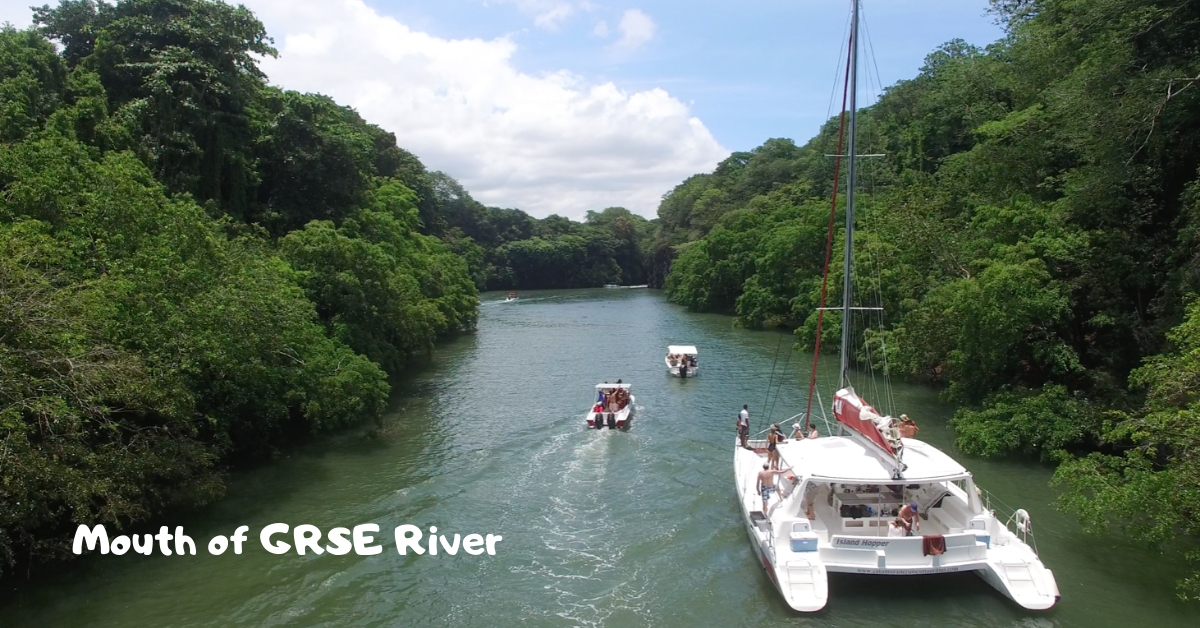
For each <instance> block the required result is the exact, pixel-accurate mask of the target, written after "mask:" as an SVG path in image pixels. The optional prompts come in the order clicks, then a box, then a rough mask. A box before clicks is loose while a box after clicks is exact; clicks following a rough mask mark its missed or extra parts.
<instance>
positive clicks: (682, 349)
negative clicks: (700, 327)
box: [667, 345, 698, 355]
mask: <svg viewBox="0 0 1200 628" xmlns="http://www.w3.org/2000/svg"><path fill="white" fill-rule="evenodd" d="M667 353H682V354H684V355H698V354H697V353H696V347H693V346H692V345H670V346H669V347H667Z"/></svg>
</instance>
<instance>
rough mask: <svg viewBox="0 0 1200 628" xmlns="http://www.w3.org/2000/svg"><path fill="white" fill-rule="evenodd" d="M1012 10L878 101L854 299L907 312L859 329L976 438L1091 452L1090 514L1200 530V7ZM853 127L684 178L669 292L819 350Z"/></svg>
mask: <svg viewBox="0 0 1200 628" xmlns="http://www.w3.org/2000/svg"><path fill="white" fill-rule="evenodd" d="M993 8H994V11H995V15H996V17H997V18H998V19H999V20H1001V21H1002V23H1003V24H1005V26H1006V27H1007V31H1008V35H1007V37H1006V38H1005V39H1003V40H1001V41H999V42H997V43H995V44H993V45H992V46H990V47H988V48H987V49H986V50H980V49H977V48H974V47H971V46H968V45H966V44H964V43H962V42H951V43H949V44H947V45H945V46H943V47H942V48H940V49H939V50H937V51H935V52H934V53H933V54H931V55H930V56H929V57H928V58H927V61H926V64H925V67H924V68H922V70H921V73H920V75H919V76H917V77H916V78H914V79H912V80H908V81H902V82H900V83H898V84H896V85H894V86H892V87H891V88H889V89H888V90H886V92H885V94H884V95H883V96H882V98H881V99H880V100H879V102H878V103H876V104H875V105H873V106H871V107H869V108H867V109H864V110H863V111H861V112H860V116H859V122H860V127H859V129H860V135H859V137H860V140H861V142H860V145H859V149H860V152H862V153H883V154H885V155H886V157H884V158H882V159H874V160H868V159H863V160H862V161H861V162H860V166H861V167H860V173H861V178H860V182H861V183H862V184H863V188H862V190H861V194H860V196H859V199H858V200H859V203H858V204H857V207H858V209H859V211H860V213H859V215H858V218H859V220H858V228H857V229H856V233H855V247H856V253H858V255H857V256H856V265H855V267H854V269H853V272H854V274H855V285H856V286H857V290H858V293H857V294H858V295H859V298H858V299H856V301H861V302H862V304H867V305H882V306H883V308H884V312H885V314H884V315H883V317H882V320H876V321H874V322H873V323H872V324H871V325H867V324H864V323H862V322H861V321H857V320H856V321H855V322H854V330H853V331H854V333H855V335H856V337H857V342H856V343H855V345H856V346H860V347H868V348H870V349H871V354H870V355H871V357H872V360H873V361H875V362H876V363H878V360H879V358H880V357H884V356H885V357H886V358H887V366H888V368H889V369H890V370H891V372H892V373H893V374H900V375H904V376H908V377H913V378H916V379H920V380H925V381H930V382H934V383H938V384H941V385H944V386H945V387H946V394H947V396H948V397H949V398H951V399H954V400H957V401H959V402H961V403H963V404H964V409H962V410H961V411H960V412H959V413H958V414H957V415H956V417H955V418H954V426H955V428H956V431H957V437H958V442H959V445H960V446H962V447H963V448H964V449H966V450H967V451H969V452H972V453H977V454H983V455H1007V454H1013V453H1016V454H1024V455H1030V456H1035V457H1042V458H1046V459H1056V460H1067V461H1069V462H1068V463H1067V464H1066V465H1064V466H1063V467H1062V471H1061V472H1060V476H1061V478H1062V481H1063V482H1064V485H1065V486H1067V487H1069V489H1070V490H1069V491H1068V493H1067V497H1065V498H1064V505H1065V506H1066V507H1068V508H1070V509H1071V510H1074V511H1076V512H1078V513H1079V514H1081V515H1082V516H1083V517H1084V519H1085V520H1086V521H1089V522H1090V524H1091V527H1093V528H1095V527H1099V526H1100V524H1101V523H1103V522H1104V521H1107V519H1106V518H1105V516H1104V515H1105V514H1110V515H1113V517H1114V519H1115V520H1117V521H1121V522H1123V523H1127V524H1129V525H1130V526H1131V529H1134V530H1142V531H1144V533H1143V534H1142V536H1143V538H1147V539H1151V540H1154V541H1158V542H1163V541H1165V540H1166V539H1168V538H1171V536H1172V535H1174V534H1192V535H1194V534H1196V533H1197V531H1198V528H1197V526H1198V525H1200V509H1197V505H1196V503H1195V500H1194V499H1191V497H1192V496H1195V495H1196V486H1197V484H1196V480H1197V476H1196V470H1195V468H1194V467H1195V461H1194V460H1193V459H1192V458H1194V455H1193V454H1192V453H1191V452H1192V451H1193V450H1195V449H1196V448H1197V447H1198V446H1200V440H1198V436H1197V433H1196V429H1195V427H1196V425H1197V423H1196V418H1195V416H1194V412H1193V409H1192V406H1191V403H1192V400H1191V399H1190V397H1189V394H1190V393H1188V392H1186V391H1187V390H1188V386H1190V385H1191V383H1194V382H1191V381H1190V380H1188V379H1187V377H1190V376H1188V375H1184V374H1185V373H1187V372H1189V371H1188V369H1192V371H1194V370H1195V369H1194V368H1193V367H1195V364H1192V363H1191V362H1188V357H1187V356H1189V355H1190V353H1189V351H1194V347H1195V346H1196V343H1197V342H1200V341H1198V340H1196V339H1195V338H1194V337H1193V334H1192V333H1191V332H1192V331H1194V330H1193V329H1192V328H1193V327H1194V326H1195V325H1196V324H1197V323H1196V322H1195V321H1196V320H1200V314H1197V313H1196V310H1195V306H1194V305H1193V306H1191V309H1190V310H1188V311H1189V312H1190V314H1189V316H1188V318H1187V322H1185V323H1184V325H1183V326H1182V327H1178V328H1177V329H1176V330H1175V331H1171V332H1170V333H1168V332H1169V330H1171V329H1172V328H1173V327H1175V326H1176V325H1179V324H1180V322H1181V321H1183V320H1184V316H1185V308H1187V307H1188V306H1187V304H1188V303H1193V302H1194V300H1195V295H1196V293H1197V290H1200V264H1198V261H1200V256H1198V255H1197V253H1196V251H1197V250H1198V249H1197V244H1200V242H1198V241H1197V239H1196V234H1197V233H1198V232H1200V226H1198V224H1200V223H1197V220H1200V172H1198V169H1200V85H1197V83H1200V5H1197V4H1196V3H1186V2H1184V3H1181V2H1170V1H1166V0H1004V1H995V2H993ZM837 133H838V121H837V120H836V119H835V120H833V121H831V122H830V123H829V124H827V125H826V126H825V127H824V128H823V129H822V131H821V133H820V134H819V135H818V136H817V137H816V138H814V139H813V140H811V141H810V142H809V143H807V144H806V145H804V146H802V147H796V146H794V145H792V144H791V143H790V142H788V141H786V140H771V141H768V142H767V143H766V144H764V145H763V146H762V147H760V148H759V149H756V150H755V151H753V152H751V153H746V154H735V155H734V156H732V157H730V158H729V159H728V160H726V161H725V162H723V163H722V164H721V165H720V167H718V168H717V170H716V171H715V172H714V173H712V174H705V175H697V176H695V177H692V178H690V179H688V180H687V181H685V182H684V183H683V184H681V185H680V186H679V187H677V188H676V189H675V190H674V192H672V193H671V194H670V195H669V196H668V197H667V198H666V199H665V200H664V201H663V204H662V206H661V207H660V212H659V218H660V224H659V229H658V231H657V232H656V235H655V243H654V249H653V250H652V252H651V255H652V258H653V259H654V260H656V261H659V260H662V259H671V258H674V263H673V265H672V266H671V270H670V274H669V275H668V276H667V277H666V278H665V286H666V289H667V291H668V294H669V295H670V297H671V298H672V299H674V300H675V301H677V302H679V303H682V304H685V305H687V306H689V307H691V308H693V309H698V310H711V311H726V312H730V313H733V314H736V315H737V316H738V318H739V320H740V322H741V323H742V324H744V325H747V326H754V327H757V326H766V325H785V326H788V327H793V328H796V329H797V336H798V337H799V338H800V340H801V343H802V344H804V345H808V346H812V343H813V340H814V337H813V335H814V332H815V325H814V321H815V316H816V314H815V312H814V307H815V305H816V303H817V300H818V299H819V295H820V275H821V269H822V267H823V265H824V257H825V233H826V227H827V225H828V222H827V221H828V215H829V202H830V201H829V198H830V193H831V190H832V186H833V183H834V182H833V160H831V159H828V158H826V157H825V155H827V154H831V153H834V152H836V146H837V144H836V143H837ZM843 171H844V169H843ZM839 205H841V200H840V199H839ZM842 220H843V216H842V208H841V207H839V208H838V216H837V221H838V224H839V225H840V224H841V222H842ZM843 237H844V236H843V235H842V234H841V233H840V232H839V233H838V234H836V236H835V249H834V251H833V256H834V260H835V263H834V266H835V268H834V269H833V272H832V274H831V280H830V293H829V299H830V301H831V302H834V303H836V302H839V301H840V299H841V294H840V293H841V278H840V276H839V275H840V264H838V263H837V260H840V256H841V239H842V238H843ZM840 324H841V321H840V320H838V317H837V316H829V317H827V326H826V327H825V329H826V330H827V331H828V333H829V336H828V338H829V339H832V338H833V337H836V336H837V335H838V334H840ZM1168 340H1169V341H1170V344H1172V345H1173V346H1174V347H1175V351H1177V353H1167V354H1164V355H1163V357H1156V358H1149V357H1148V356H1154V355H1156V354H1160V353H1162V352H1163V351H1164V350H1166V349H1168V343H1167V341H1168ZM823 346H824V347H826V348H829V347H836V343H826V344H824V345H823ZM834 350H836V349H834ZM856 357H857V358H859V359H865V358H866V357H867V353H866V352H865V350H864V352H863V353H861V354H859V355H857V356H856ZM1131 373H1132V377H1131ZM1129 385H1132V386H1133V388H1129ZM1147 391H1148V400H1147V401H1146V402H1145V405H1144V406H1143V403H1142V401H1141V396H1142V394H1143V393H1146V392H1147ZM1168 392H1169V394H1168ZM1139 408H1140V409H1139ZM1089 452H1102V453H1091V454H1089ZM1077 456H1082V457H1077ZM1130 506H1132V507H1130ZM1113 513H1119V514H1113ZM1150 513H1154V514H1150ZM1198 584H1200V582H1198V581H1197V580H1193V581H1189V583H1187V584H1186V586H1185V589H1184V593H1185V594H1187V595H1197V594H1200V587H1198V586H1197V585H1198Z"/></svg>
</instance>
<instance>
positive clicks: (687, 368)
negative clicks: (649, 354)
mask: <svg viewBox="0 0 1200 628" xmlns="http://www.w3.org/2000/svg"><path fill="white" fill-rule="evenodd" d="M697 355H698V354H697V353H696V347H693V346H692V345H668V346H667V357H665V358H663V361H665V362H666V363H667V372H668V373H670V374H671V375H674V376H675V377H695V376H697V375H699V374H700V365H699V364H698V363H697V362H696V356H697Z"/></svg>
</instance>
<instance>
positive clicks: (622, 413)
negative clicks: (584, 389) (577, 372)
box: [586, 381, 634, 429]
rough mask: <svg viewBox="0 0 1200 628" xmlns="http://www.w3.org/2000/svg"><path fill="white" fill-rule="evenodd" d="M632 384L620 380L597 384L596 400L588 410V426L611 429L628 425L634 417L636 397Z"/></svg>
mask: <svg viewBox="0 0 1200 628" xmlns="http://www.w3.org/2000/svg"><path fill="white" fill-rule="evenodd" d="M632 388H633V385H632V384H627V383H622V382H620V381H618V382H617V383H615V384H610V383H608V382H603V383H600V384H596V402H595V404H594V405H592V408H591V409H590V410H588V413H587V416H586V420H587V424H588V427H594V428H596V429H600V428H602V427H605V426H607V427H608V428H609V429H619V428H623V427H627V426H628V425H629V420H630V419H632V418H633V409H634V405H633V403H634V398H633V395H632V394H631V393H630V390H631V389H632Z"/></svg>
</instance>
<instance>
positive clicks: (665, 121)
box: [243, 0, 729, 218]
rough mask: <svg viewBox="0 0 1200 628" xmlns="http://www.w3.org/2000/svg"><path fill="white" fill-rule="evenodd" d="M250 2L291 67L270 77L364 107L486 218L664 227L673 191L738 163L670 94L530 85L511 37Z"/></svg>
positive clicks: (342, 0)
mask: <svg viewBox="0 0 1200 628" xmlns="http://www.w3.org/2000/svg"><path fill="white" fill-rule="evenodd" d="M243 1H244V3H245V4H246V5H247V6H248V7H249V8H250V9H251V10H253V11H254V12H255V13H256V14H257V15H258V16H259V18H260V19H262V20H263V22H264V23H265V24H266V26H267V30H268V32H270V33H271V34H272V36H274V37H275V40H276V44H277V47H278V48H279V51H280V56H279V58H278V59H266V60H265V61H264V62H263V64H262V67H263V70H264V71H265V72H266V73H267V74H268V76H269V77H270V79H271V81H272V82H273V83H275V84H277V85H280V86H282V87H285V88H287V89H295V90H300V91H311V92H321V93H324V94H328V95H330V96H332V97H333V98H334V99H336V100H337V101H338V102H340V103H343V104H348V105H350V106H352V107H354V108H355V109H357V110H358V111H359V112H360V113H361V114H362V115H363V117H364V118H366V119H367V120H368V121H371V122H373V123H375V124H378V125H380V126H382V127H384V128H386V129H388V130H389V131H392V132H394V133H395V134H396V137H397V140H398V142H399V144H400V145H401V146H402V147H404V148H405V149H407V150H410V151H412V152H413V153H415V154H416V155H417V156H418V157H420V158H421V160H422V161H423V162H424V163H425V164H426V166H428V167H429V168H430V169H433V170H443V171H445V172H447V173H449V174H450V175H452V176H454V177H455V178H457V179H459V180H460V181H461V182H462V183H463V185H464V186H465V187H466V188H467V189H468V190H470V191H471V193H472V195H473V196H475V197H476V198H477V199H479V200H480V201H481V202H483V203H486V204H488V205H498V206H504V207H518V208H521V209H524V210H526V211H528V212H530V213H531V214H534V215H536V216H546V215H549V214H551V213H558V214H561V215H564V216H569V217H572V218H581V217H582V216H583V215H584V213H585V212H586V211H587V210H589V209H602V208H604V207H608V206H612V205H620V206H624V207H628V208H629V209H631V210H633V211H636V212H638V213H641V214H644V215H647V216H653V215H654V212H655V209H656V208H657V206H658V201H659V199H660V198H661V196H662V195H663V194H664V193H665V192H667V191H669V190H670V189H671V188H672V187H674V186H675V185H677V184H678V183H680V182H681V181H683V179H685V178H686V177H688V176H690V175H692V174H695V173H697V172H703V171H709V170H711V169H712V168H713V167H714V166H715V165H716V163H717V162H718V161H719V160H721V159H723V158H724V157H725V156H727V155H728V154H729V153H728V151H727V150H725V149H724V148H722V147H721V146H720V144H718V143H717V141H716V140H715V139H714V138H713V137H712V135H711V134H710V133H709V131H708V129H707V128H705V126H704V124H703V123H702V122H701V121H700V120H699V119H697V118H695V117H693V116H692V115H691V113H690V112H689V110H688V107H687V106H686V105H685V104H683V103H682V102H680V101H679V100H677V99H676V98H674V97H672V96H671V95H670V94H668V93H667V92H665V91H663V90H662V89H657V88H656V89H650V90H645V91H640V92H628V91H625V90H622V89H620V88H619V87H617V86H616V85H614V84H613V83H611V82H610V83H602V84H592V83H588V82H587V81H586V80H585V79H583V78H581V77H579V76H576V75H574V74H572V73H570V72H568V71H566V70H560V71H558V72H554V73H550V74H546V75H542V76H533V75H530V74H526V73H522V72H520V71H518V70H517V69H516V68H514V67H513V65H512V57H513V55H514V53H515V52H516V48H517V47H516V44H515V43H514V42H513V41H512V40H510V39H507V38H501V39H495V40H491V41H484V40H481V39H459V40H447V39H441V38H438V37H434V36H432V35H429V34H427V33H422V32H418V31H414V30H412V29H410V28H409V27H407V26H405V25H404V24H401V23H400V22H398V21H396V20H394V19H392V18H390V17H386V16H383V15H380V14H378V13H377V12H375V11H374V10H373V9H371V8H369V7H367V6H366V5H365V4H364V3H363V2H362V0H243ZM627 15H628V14H627ZM623 23H624V21H623Z"/></svg>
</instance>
